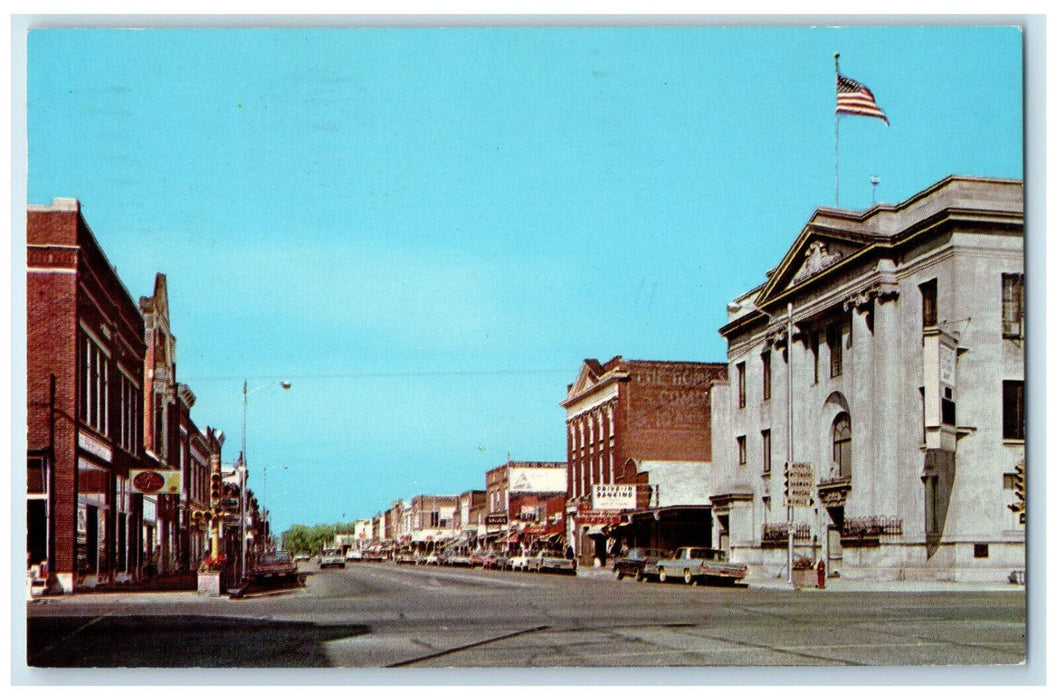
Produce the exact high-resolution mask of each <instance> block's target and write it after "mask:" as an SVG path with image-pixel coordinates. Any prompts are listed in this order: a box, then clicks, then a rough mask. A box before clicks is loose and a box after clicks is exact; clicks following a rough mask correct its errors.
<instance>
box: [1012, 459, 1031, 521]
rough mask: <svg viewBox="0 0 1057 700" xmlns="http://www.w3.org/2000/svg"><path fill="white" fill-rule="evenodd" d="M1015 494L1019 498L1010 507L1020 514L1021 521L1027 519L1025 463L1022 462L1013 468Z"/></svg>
mask: <svg viewBox="0 0 1057 700" xmlns="http://www.w3.org/2000/svg"><path fill="white" fill-rule="evenodd" d="M1013 496H1014V497H1015V498H1016V499H1017V500H1015V501H1014V502H1013V503H1010V504H1009V509H1010V510H1011V511H1013V512H1014V513H1018V514H1019V515H1020V522H1021V524H1023V523H1024V522H1025V520H1026V507H1027V501H1026V500H1025V493H1024V463H1023V462H1021V463H1020V464H1018V465H1017V466H1016V468H1014V469H1013Z"/></svg>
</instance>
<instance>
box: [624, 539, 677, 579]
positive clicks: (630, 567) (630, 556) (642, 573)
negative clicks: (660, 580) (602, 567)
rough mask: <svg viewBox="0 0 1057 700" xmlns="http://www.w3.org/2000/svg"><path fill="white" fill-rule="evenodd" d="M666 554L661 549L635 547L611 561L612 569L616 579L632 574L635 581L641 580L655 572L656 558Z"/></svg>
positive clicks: (663, 556)
mask: <svg viewBox="0 0 1057 700" xmlns="http://www.w3.org/2000/svg"><path fill="white" fill-rule="evenodd" d="M667 556H668V552H666V551H664V550H663V549H650V548H648V547H635V548H633V549H629V550H628V551H627V553H626V554H625V555H624V556H623V557H621V558H620V559H617V560H616V561H615V562H613V571H615V572H616V574H617V580H618V581H619V580H620V579H622V578H624V577H625V576H634V577H635V580H636V581H643V580H645V578H646V576H648V575H651V574H656V570H657V560H658V559H664V558H665V557H667Z"/></svg>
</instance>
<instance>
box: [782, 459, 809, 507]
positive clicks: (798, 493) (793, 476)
mask: <svg viewBox="0 0 1057 700" xmlns="http://www.w3.org/2000/svg"><path fill="white" fill-rule="evenodd" d="M814 490H815V470H814V469H813V468H812V466H811V463H810V462H793V463H792V464H788V465H786V470H785V505H786V508H808V507H810V506H811V504H812V502H813V500H814V499H813V498H812V492H813V491H814Z"/></svg>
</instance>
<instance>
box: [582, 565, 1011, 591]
mask: <svg viewBox="0 0 1057 700" xmlns="http://www.w3.org/2000/svg"><path fill="white" fill-rule="evenodd" d="M576 575H577V576H578V577H580V578H592V579H612V580H613V581H616V574H614V573H613V570H612V569H610V568H609V567H589V566H583V567H579V568H577V570H576ZM744 584H745V585H747V586H748V587H749V588H761V589H764V588H765V589H772V590H792V589H791V588H790V587H789V583H788V581H787V580H786V579H785V578H784V577H778V578H776V577H764V576H752V575H751V573H750V575H749V577H748V578H746V579H745V581H744ZM796 590H797V591H798V592H804V593H808V594H811V593H821V594H825V593H826V592H836V593H933V592H936V593H941V592H942V593H953V592H961V591H964V592H974V593H980V592H995V591H1006V592H1008V591H1020V592H1024V585H1023V584H1013V583H1002V582H975V581H865V580H857V579H846V578H829V579H826V588H825V589H818V588H798V589H796Z"/></svg>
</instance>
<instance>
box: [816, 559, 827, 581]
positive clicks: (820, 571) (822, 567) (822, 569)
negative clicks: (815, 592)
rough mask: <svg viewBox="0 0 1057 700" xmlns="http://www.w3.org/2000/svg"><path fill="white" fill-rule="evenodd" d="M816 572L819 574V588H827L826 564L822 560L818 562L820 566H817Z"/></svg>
mask: <svg viewBox="0 0 1057 700" xmlns="http://www.w3.org/2000/svg"><path fill="white" fill-rule="evenodd" d="M815 571H816V572H817V573H818V587H819V588H825V587H826V563H825V562H824V561H822V560H821V559H819V560H818V564H817V565H816V566H815Z"/></svg>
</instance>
